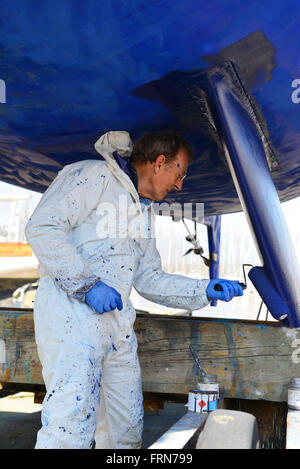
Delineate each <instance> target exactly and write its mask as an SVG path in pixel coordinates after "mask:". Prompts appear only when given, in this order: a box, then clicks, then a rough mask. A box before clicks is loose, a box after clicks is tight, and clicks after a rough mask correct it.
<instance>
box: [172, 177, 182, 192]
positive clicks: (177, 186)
mask: <svg viewBox="0 0 300 469" xmlns="http://www.w3.org/2000/svg"><path fill="white" fill-rule="evenodd" d="M182 184H183V181H182V180H180V181H177V182H175V184H174V189H176V190H177V191H181V189H182Z"/></svg>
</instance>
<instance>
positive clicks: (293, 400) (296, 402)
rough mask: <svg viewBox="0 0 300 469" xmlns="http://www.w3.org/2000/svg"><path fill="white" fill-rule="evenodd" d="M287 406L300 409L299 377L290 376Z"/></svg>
mask: <svg viewBox="0 0 300 469" xmlns="http://www.w3.org/2000/svg"><path fill="white" fill-rule="evenodd" d="M288 406H289V408H290V409H294V410H300V378H292V379H291V381H290V382H289V387H288Z"/></svg>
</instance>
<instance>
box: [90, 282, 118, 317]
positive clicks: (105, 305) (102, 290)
mask: <svg viewBox="0 0 300 469" xmlns="http://www.w3.org/2000/svg"><path fill="white" fill-rule="evenodd" d="M85 302H86V303H87V304H88V305H89V306H90V307H91V308H93V309H94V310H95V311H97V313H99V314H103V313H105V312H108V311H112V310H114V309H116V308H118V309H119V310H121V309H123V303H122V297H121V295H120V293H119V292H117V290H115V289H114V288H112V287H109V286H108V285H106V283H104V282H101V281H99V282H97V283H96V284H95V285H94V286H93V287H92V288H91V289H90V290H89V291H88V292H87V293H86V294H85Z"/></svg>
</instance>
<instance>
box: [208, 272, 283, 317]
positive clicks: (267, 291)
mask: <svg viewBox="0 0 300 469" xmlns="http://www.w3.org/2000/svg"><path fill="white" fill-rule="evenodd" d="M246 265H247V266H251V267H252V269H251V270H250V271H249V272H248V277H249V278H250V280H251V282H252V283H253V285H254V287H255V288H256V290H257V292H258V293H259V295H260V297H261V299H262V300H263V302H264V303H265V305H266V306H267V308H268V310H269V311H270V313H271V314H272V316H273V317H274V318H275V319H277V320H278V321H282V323H283V324H284V325H286V326H288V320H287V317H288V315H289V308H288V305H287V304H286V303H285V302H284V301H283V299H282V298H281V296H280V295H279V293H278V292H277V290H275V288H274V287H273V285H272V282H271V281H270V279H269V276H268V274H267V272H266V270H265V268H264V267H253V266H252V265H251V264H244V265H243V273H244V283H241V282H240V285H241V287H242V288H243V290H245V288H247V282H246V275H245V266H246ZM215 289H216V290H219V289H221V287H220V285H218V284H217V285H215Z"/></svg>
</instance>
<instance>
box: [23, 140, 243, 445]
mask: <svg viewBox="0 0 300 469" xmlns="http://www.w3.org/2000/svg"><path fill="white" fill-rule="evenodd" d="M95 148H96V150H97V151H98V152H99V153H100V154H101V156H102V157H103V158H104V160H99V161H97V160H86V161H80V162H77V163H74V164H71V165H68V166H66V167H64V168H63V169H62V171H60V172H59V174H58V175H57V177H56V178H55V180H54V181H53V182H52V184H51V185H50V187H49V188H48V190H47V191H46V192H45V194H44V195H43V197H42V199H41V201H40V203H39V205H38V206H37V208H36V210H35V212H34V213H33V215H32V217H31V218H30V220H29V222H28V224H27V227H26V235H27V239H28V241H29V243H30V244H31V246H32V248H33V250H34V252H35V254H36V256H37V258H38V259H39V261H40V277H41V282H40V286H39V288H38V291H37V294H36V298H35V306H34V321H35V334H36V342H37V346H38V353H39V357H40V360H41V363H42V366H43V378H44V382H45V385H46V389H47V394H46V396H45V399H44V402H43V411H42V428H41V430H40V431H39V432H38V437H37V444H36V448H64V449H67V448H90V447H92V445H93V442H94V440H95V441H96V448H128V449H129V448H140V446H141V436H142V422H143V398H142V388H141V375H140V366H139V362H138V357H137V341H136V337H135V334H134V330H133V324H134V321H135V311H134V308H133V306H132V304H131V302H130V301H129V299H128V298H129V295H130V291H131V288H132V286H134V287H135V289H136V290H137V291H138V293H139V294H140V295H142V296H143V297H145V298H147V299H148V300H150V301H154V302H157V303H160V304H162V305H165V306H170V307H175V308H184V309H188V310H191V311H192V310H196V309H199V308H202V307H204V306H206V305H207V304H208V303H209V301H210V299H214V298H219V299H223V300H225V301H229V300H230V299H232V298H233V296H238V295H242V293H243V292H242V289H241V288H240V286H239V285H238V282H229V281H226V280H221V279H220V280H219V281H218V282H219V283H220V284H222V291H221V292H220V291H218V292H217V291H215V289H214V286H215V283H216V281H209V280H196V279H191V278H187V277H183V276H178V275H170V274H167V273H165V272H163V271H162V270H161V260H160V256H159V254H158V251H157V249H156V246H155V239H154V237H153V236H152V237H150V233H151V230H150V228H149V227H151V226H152V227H153V224H154V219H153V214H152V211H151V201H152V200H157V201H159V200H162V199H163V198H164V197H165V195H166V194H167V193H168V192H169V191H170V190H172V189H176V190H180V189H181V188H182V181H183V178H184V176H185V174H186V170H187V167H188V163H189V161H190V160H191V159H192V150H191V147H190V146H189V144H188V143H187V142H186V141H185V140H184V139H183V138H182V137H180V136H178V135H177V134H175V133H155V134H148V135H146V136H144V137H143V138H142V139H141V140H140V141H138V142H136V144H135V146H134V147H133V145H132V142H131V140H130V136H129V134H128V133H127V132H108V133H106V134H105V135H103V136H102V137H101V138H100V139H99V140H98V141H97V142H96V144H95ZM130 155H131V159H130V160H128V159H127V160H126V157H129V156H130ZM120 200H122V204H121V203H120ZM125 202H126V203H125ZM132 206H134V208H135V210H136V213H134V212H133V211H132V210H131V208H132ZM103 207H105V208H106V209H107V208H109V207H111V208H112V209H114V210H112V213H114V214H115V215H116V217H117V220H116V224H115V225H114V224H113V225H111V226H119V225H120V226H121V227H122V229H121V231H119V232H116V231H115V230H112V234H111V235H108V236H107V235H103V230H104V227H105V226H107V225H109V223H108V222H109V220H108V218H107V214H105V210H103ZM124 207H125V208H124ZM128 207H130V209H129V208H128ZM137 214H138V217H137ZM124 217H125V218H126V217H127V220H126V223H124V219H125V218H124ZM137 219H138V220H139V221H140V220H141V219H142V220H144V221H145V224H144V228H143V229H142V230H140V231H139V230H138V229H136V228H137V226H136V220H137ZM147 227H148V228H147ZM104 231H105V230H104Z"/></svg>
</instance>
